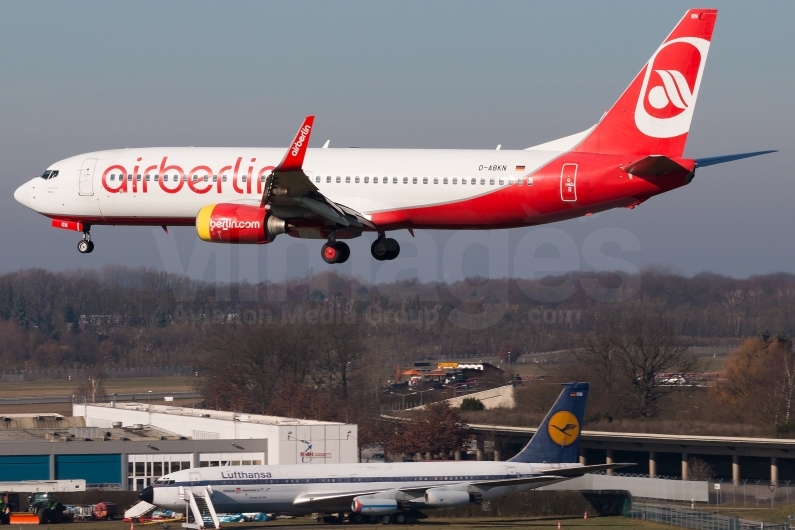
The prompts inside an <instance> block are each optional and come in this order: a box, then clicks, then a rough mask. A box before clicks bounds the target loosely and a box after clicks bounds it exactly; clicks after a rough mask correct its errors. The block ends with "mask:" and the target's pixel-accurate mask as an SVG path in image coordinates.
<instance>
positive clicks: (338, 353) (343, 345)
mask: <svg viewBox="0 0 795 530" xmlns="http://www.w3.org/2000/svg"><path fill="white" fill-rule="evenodd" d="M314 347H315V348H316V350H317V352H316V356H315V368H316V369H315V373H314V376H315V380H316V382H317V383H318V384H324V385H326V386H328V387H329V388H332V387H334V386H339V388H340V390H341V392H342V398H343V399H347V398H348V384H349V382H350V377H351V373H352V372H353V371H355V370H357V369H358V368H359V367H358V366H356V363H357V362H358V361H360V360H361V358H362V355H363V352H364V348H363V346H362V342H361V339H360V337H359V328H357V327H356V326H353V325H336V326H335V325H330V326H323V327H322V328H319V329H318V330H316V332H315V334H314Z"/></svg>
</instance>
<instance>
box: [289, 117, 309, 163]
mask: <svg viewBox="0 0 795 530" xmlns="http://www.w3.org/2000/svg"><path fill="white" fill-rule="evenodd" d="M311 130H312V126H311V125H309V124H307V125H304V126H303V127H301V130H300V131H299V133H300V134H299V135H298V139H297V140H296V141H295V142H294V143H293V148H292V149H291V150H290V154H291V155H293V156H298V153H299V152H300V151H301V146H302V145H304V142H305V141H306V135H308V134H309V131H311Z"/></svg>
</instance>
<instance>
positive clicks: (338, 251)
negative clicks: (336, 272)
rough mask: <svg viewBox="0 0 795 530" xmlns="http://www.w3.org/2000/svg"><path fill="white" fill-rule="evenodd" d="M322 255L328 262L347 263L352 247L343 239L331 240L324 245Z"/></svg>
mask: <svg viewBox="0 0 795 530" xmlns="http://www.w3.org/2000/svg"><path fill="white" fill-rule="evenodd" d="M321 255H322V256H323V261H325V262H326V263H331V264H334V263H345V262H346V261H348V258H349V257H350V256H351V247H349V246H348V245H347V243H343V242H342V241H334V242H332V241H329V242H328V243H326V244H325V245H323V248H322V250H321Z"/></svg>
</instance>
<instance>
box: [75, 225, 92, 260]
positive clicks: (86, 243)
mask: <svg viewBox="0 0 795 530" xmlns="http://www.w3.org/2000/svg"><path fill="white" fill-rule="evenodd" d="M77 251H78V252H80V253H81V254H91V253H92V252H93V251H94V242H93V241H91V228H89V227H86V229H85V230H83V239H81V240H80V242H79V243H78V244H77Z"/></svg>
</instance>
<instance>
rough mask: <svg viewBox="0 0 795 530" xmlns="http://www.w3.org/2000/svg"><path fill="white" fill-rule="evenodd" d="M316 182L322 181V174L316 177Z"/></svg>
mask: <svg viewBox="0 0 795 530" xmlns="http://www.w3.org/2000/svg"><path fill="white" fill-rule="evenodd" d="M315 182H318V183H319V182H320V175H318V176H316V177H315Z"/></svg>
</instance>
